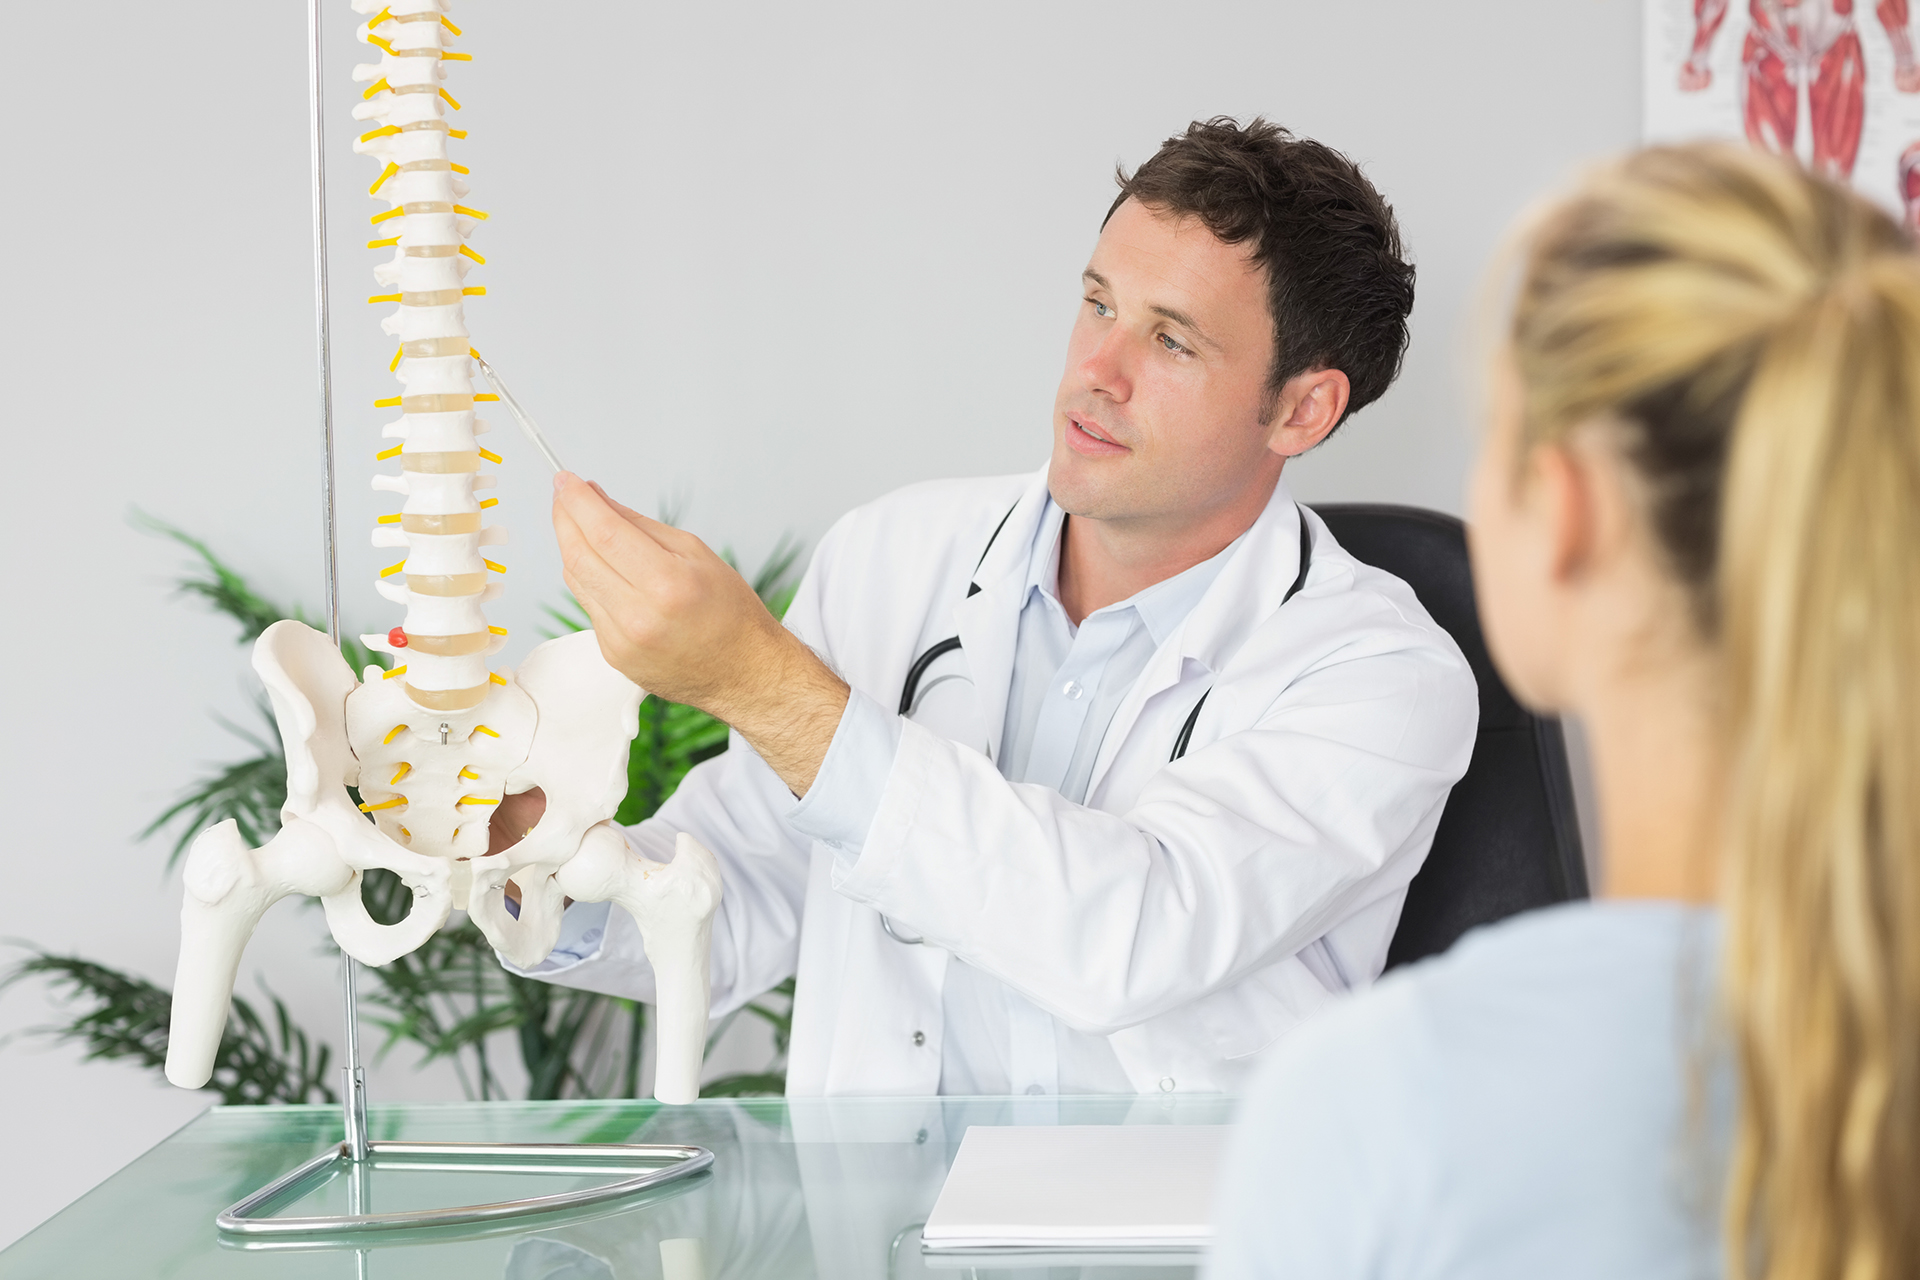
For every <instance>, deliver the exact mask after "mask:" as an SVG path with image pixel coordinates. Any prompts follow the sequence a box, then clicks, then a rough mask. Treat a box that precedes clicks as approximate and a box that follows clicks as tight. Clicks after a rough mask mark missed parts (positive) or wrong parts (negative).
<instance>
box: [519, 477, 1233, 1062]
mask: <svg viewBox="0 0 1920 1280" xmlns="http://www.w3.org/2000/svg"><path fill="white" fill-rule="evenodd" d="M1065 526H1066V513H1065V512H1064V511H1062V510H1061V509H1060V508H1059V507H1058V506H1056V505H1055V504H1054V502H1053V499H1052V497H1051V496H1049V497H1048V499H1047V505H1046V509H1045V510H1044V511H1043V512H1042V514H1041V517H1040V522H1039V525H1038V527H1037V529H1036V530H1035V533H1034V538H1033V542H1032V544H1031V546H1030V548H1029V550H1028V562H1027V574H1026V579H1027V590H1026V596H1025V598H1024V601H1023V603H1022V605H1021V609H1020V623H1019V631H1018V636H1017V639H1016V644H1015V649H1014V659H1013V673H1012V683H1011V685H1010V687H1009V690H1008V694H1007V708H1006V720H1005V730H1004V733H1003V735H1002V738H1001V749H1000V759H999V761H998V762H997V764H998V766H999V769H1000V773H1001V775H1002V776H1004V777H1005V778H1007V779H1008V780H1009V781H1012V782H1034V783H1041V784H1044V785H1046V786H1049V787H1052V788H1054V789H1055V790H1056V791H1058V792H1059V793H1060V794H1061V795H1063V796H1065V797H1066V798H1067V799H1068V800H1071V801H1073V802H1074V803H1075V804H1080V803H1084V802H1085V800H1086V796H1087V785H1088V782H1089V781H1090V780H1091V778H1092V776H1093V766H1094V761H1095V760H1096V758H1097V757H1098V756H1099V753H1100V743H1101V740H1102V739H1103V738H1105V737H1106V733H1107V727H1108V725H1109V724H1111V723H1112V721H1113V717H1114V714H1115V713H1116V712H1117V711H1119V709H1120V704H1121V703H1122V702H1123V701H1125V700H1126V696H1127V693H1128V691H1129V690H1131V689H1132V688H1133V685H1134V682H1135V681H1136V680H1138V679H1139V678H1140V673H1141V672H1142V671H1144V670H1145V669H1146V666H1147V663H1148V662H1149V661H1150V660H1151V659H1152V657H1153V655H1154V653H1155V651H1156V650H1158V649H1159V647H1160V646H1161V645H1163V644H1165V643H1167V642H1168V641H1169V640H1170V639H1172V638H1173V636H1174V634H1175V633H1176V632H1177V631H1178V630H1179V629H1180V624H1181V623H1183V622H1185V621H1186V618H1187V615H1188V614H1190V613H1192V612H1193V609H1194V606H1195V605H1197V604H1199V602H1200V598H1201V597H1202V596H1204V595H1206V593H1207V588H1208V587H1210V586H1212V585H1213V582H1214V579H1216V578H1218V577H1219V576H1220V571H1221V569H1223V568H1224V567H1225V566H1226V563H1227V561H1228V560H1229V559H1230V558H1231V557H1232V556H1233V553H1234V551H1235V550H1236V549H1238V547H1239V546H1240V543H1241V542H1242V541H1243V540H1244V538H1245V535H1244V534H1243V535H1241V537H1240V538H1236V539H1235V540H1234V541H1233V542H1232V543H1231V544H1229V545H1228V546H1227V547H1226V548H1225V549H1224V550H1222V551H1221V552H1220V553H1219V554H1218V555H1216V556H1214V557H1213V558H1212V559H1209V560H1206V561H1203V562H1202V563H1200V564H1197V565H1195V566H1193V567H1192V568H1191V569H1188V570H1186V571H1185V572H1183V573H1179V574H1176V575H1175V576H1173V577H1171V578H1168V579H1166V580H1165V581H1163V582H1158V583H1155V584H1154V585H1153V586H1151V587H1148V588H1147V589H1146V590H1144V591H1141V592H1139V593H1138V594H1136V595H1134V596H1131V597H1129V598H1128V599H1126V600H1122V601H1120V602H1119V603H1117V604H1112V605H1108V606H1107V607H1106V608H1104V609H1098V610H1096V611H1094V612H1093V613H1090V614H1088V615H1087V616H1086V617H1085V618H1084V619H1082V620H1081V622H1080V625H1079V626H1077V627H1076V626H1074V624H1073V623H1072V622H1071V621H1070V620H1069V619H1068V617H1067V612H1066V608H1065V607H1064V606H1063V605H1062V604H1061V603H1060V596H1059V580H1060V543H1061V537H1060V535H1061V532H1062V530H1063V529H1064V528H1065ZM899 750H900V718H899V717H898V716H896V715H895V714H894V713H893V711H892V710H891V709H890V708H883V707H881V706H880V705H879V704H878V703H876V702H874V701H873V699H871V698H869V697H867V696H866V695H864V694H862V693H861V692H860V691H859V690H857V689H856V690H853V691H852V694H851V696H850V697H849V698H848V699H847V708H846V711H845V712H843V713H842V715H841V718H840V724H839V726H838V727H837V728H836V729H835V731H834V736H833V743H832V745H831V746H830V747H829V748H828V750H827V755H826V758H825V760H823V761H822V762H821V766H820V772H819V775H818V776H817V777H816V778H815V780H814V784H813V786H812V787H810V788H809V789H808V791H807V794H806V796H805V798H804V799H802V800H801V801H800V803H799V804H798V805H797V806H796V807H795V808H794V810H793V812H792V813H790V814H789V815H788V816H787V824H788V825H789V826H791V827H792V828H793V829H794V830H795V831H797V832H799V833H800V834H801V835H803V836H806V837H807V838H809V839H813V840H819V841H822V842H824V843H825V844H826V845H827V847H828V848H830V849H832V850H833V853H834V864H835V870H834V879H835V883H836V884H837V883H838V882H840V881H841V880H844V879H845V878H846V877H847V876H848V875H850V874H851V873H852V871H853V868H854V866H855V864H856V863H857V862H858V861H859V858H860V851H861V847H862V846H863V845H864V844H865V843H866V838H867V832H868V831H869V830H871V829H872V827H873V819H874V815H875V814H876V813H878V812H879V809H880V800H881V797H882V795H883V794H884V793H885V791H886V785H887V775H888V774H889V773H890V772H892V769H893V761H894V757H895V756H896V755H898V754H899ZM610 907H611V904H609V903H604V902H598V903H576V904H574V905H573V906H572V907H569V908H568V909H567V912H566V915H565V917H564V918H563V921H562V924H561V931H560V940H559V942H558V943H557V944H556V945H555V947H554V949H553V953H552V954H551V955H550V956H548V957H547V959H546V960H544V961H542V962H541V963H540V964H537V965H535V966H533V967H532V968H530V969H524V970H517V972H522V973H526V974H529V975H531V976H534V977H539V976H541V975H543V974H547V973H553V972H558V971H561V970H564V969H568V968H571V967H573V966H574V965H576V964H579V963H580V962H581V961H583V960H586V959H589V958H591V957H592V956H593V955H595V954H596V953H597V952H598V951H599V949H600V944H601V941H602V939H603V937H604V936H605V932H606V924H607V913H608V911H609V910H610ZM942 1003H943V1008H942V1015H943V1021H944V1023H945V1029H944V1033H943V1035H942V1037H941V1046H942V1049H941V1053H942V1057H941V1074H940V1091H941V1092H942V1093H948V1094H969V1095H974V1094H992V1095H1002V1094H1009V1093H1021V1094H1058V1093H1131V1092H1132V1091H1133V1084H1132V1082H1131V1081H1130V1080H1129V1079H1128V1078H1127V1075H1126V1072H1125V1071H1124V1070H1123V1069H1122V1068H1121V1066H1120V1063H1119V1060H1118V1059H1117V1058H1116V1057H1115V1056H1114V1053H1113V1049H1112V1047H1111V1046H1110V1045H1109V1044H1108V1043H1107V1040H1106V1038H1105V1037H1104V1036H1090V1035H1085V1034H1083V1033H1081V1032H1077V1031H1075V1030H1073V1029H1072V1028H1071V1027H1069V1026H1067V1025H1066V1024H1065V1023H1063V1022H1061V1021H1060V1020H1059V1019H1057V1018H1055V1017H1053V1015H1051V1014H1049V1013H1047V1012H1045V1011H1044V1010H1041V1009H1039V1008H1038V1007H1036V1006H1035V1005H1034V1004H1033V1003H1032V1002H1031V1001H1029V1000H1027V999H1026V998H1025V997H1024V996H1021V995H1020V994H1019V993H1017V992H1015V991H1013V990H1012V989H1011V988H1009V987H1008V986H1007V985H1006V984H1005V983H1003V982H1001V981H999V980H998V979H997V978H991V977H988V976H987V975H986V974H984V973H981V972H980V971H979V970H977V969H974V968H972V967H971V966H969V965H967V964H965V963H963V962H961V961H959V960H957V959H956V960H955V961H953V963H952V964H951V965H950V966H949V968H948V971H947V979H946V983H945V985H944V987H943V994H942Z"/></svg>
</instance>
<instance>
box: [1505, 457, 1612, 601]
mask: <svg viewBox="0 0 1920 1280" xmlns="http://www.w3.org/2000/svg"><path fill="white" fill-rule="evenodd" d="M1590 461H1591V460H1590V459H1588V458H1585V457H1582V456H1580V455H1579V454H1578V453H1577V452H1576V451H1575V450H1573V449H1569V448H1568V447H1567V446H1565V445H1564V444H1560V443H1557V442H1556V443H1545V444H1537V445H1534V446H1533V447H1532V448H1531V449H1530V450H1528V453H1527V460H1526V472H1527V474H1526V476H1525V477H1524V479H1522V481H1521V483H1520V501H1521V503H1522V505H1524V506H1527V507H1531V508H1533V511H1532V515H1533V520H1534V523H1535V526H1536V528H1537V529H1538V532H1539V535H1540V536H1541V538H1542V540H1543V542H1544V544H1545V546H1544V550H1545V552H1546V555H1545V557H1544V559H1545V565H1544V567H1545V569H1546V571H1547V575H1548V577H1549V579H1550V580H1551V581H1552V582H1553V583H1554V584H1555V585H1559V586H1566V585H1571V584H1572V583H1574V582H1576V581H1578V580H1579V579H1580V578H1581V577H1582V576H1584V575H1585V574H1586V573H1587V572H1588V571H1589V570H1590V569H1591V568H1592V565H1593V553H1594V546H1595V529H1594V515H1595V508H1594V495H1593V476H1592V474H1591V472H1590V470H1589V466H1590Z"/></svg>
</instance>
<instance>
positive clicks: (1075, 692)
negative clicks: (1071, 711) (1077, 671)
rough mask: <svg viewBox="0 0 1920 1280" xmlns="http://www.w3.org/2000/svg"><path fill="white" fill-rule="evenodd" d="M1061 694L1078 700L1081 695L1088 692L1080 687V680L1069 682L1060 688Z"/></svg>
mask: <svg viewBox="0 0 1920 1280" xmlns="http://www.w3.org/2000/svg"><path fill="white" fill-rule="evenodd" d="M1060 692H1062V693H1064V694H1066V695H1067V696H1068V697H1069V698H1078V697H1079V696H1080V695H1081V694H1083V693H1085V692H1086V690H1085V689H1083V688H1081V687H1080V682H1079V681H1078V680H1069V681H1067V682H1066V683H1065V684H1063V685H1061V686H1060Z"/></svg>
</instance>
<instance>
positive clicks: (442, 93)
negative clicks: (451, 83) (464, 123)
mask: <svg viewBox="0 0 1920 1280" xmlns="http://www.w3.org/2000/svg"><path fill="white" fill-rule="evenodd" d="M440 96H441V97H443V98H445V99H446V100H447V105H448V106H450V107H452V108H453V109H454V110H455V111H458V110H459V109H460V104H459V103H457V102H455V101H454V100H453V95H452V94H450V93H448V92H447V91H446V90H445V89H442V90H441V91H440Z"/></svg>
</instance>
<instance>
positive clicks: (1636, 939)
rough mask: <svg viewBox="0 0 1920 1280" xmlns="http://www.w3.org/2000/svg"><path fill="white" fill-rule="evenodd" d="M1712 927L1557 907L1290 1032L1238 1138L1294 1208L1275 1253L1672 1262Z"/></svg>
mask: <svg viewBox="0 0 1920 1280" xmlns="http://www.w3.org/2000/svg"><path fill="white" fill-rule="evenodd" d="M1717 942H1718V938H1717V933H1716V926H1715V923H1714V918H1713V916H1712V915H1711V914H1710V913H1707V912H1703V911H1700V910H1698V909H1693V908H1687V907H1684V906H1680V905H1678V904H1662V903H1606V904H1579V905H1570V906H1566V907H1556V908H1552V909H1549V910H1544V911H1539V912H1534V913H1530V914H1528V915H1526V916H1522V917H1517V918H1515V919H1513V920H1511V921H1507V922H1503V923H1501V924H1499V925H1495V926H1490V927H1487V928H1483V929H1480V930H1476V931H1474V932H1473V933H1471V934H1469V935H1467V936H1466V937H1465V938H1463V939H1462V940H1461V941H1460V942H1459V943H1457V944H1455V946H1454V947H1453V949H1452V950H1450V951H1449V952H1447V953H1446V954H1445V955H1443V956H1440V957H1437V958H1435V959H1433V960H1429V961H1425V962H1423V963H1421V964H1417V965H1412V966H1409V967H1407V968H1405V969H1403V970H1399V971H1396V972H1395V973H1393V974H1391V975H1389V976H1388V977H1386V978H1384V979H1383V980H1381V981H1380V982H1379V983H1378V984H1376V985H1375V987H1374V988H1373V989H1372V990H1371V991H1368V992H1365V993H1363V994H1360V995H1358V996H1355V997H1353V998H1351V999H1348V1000H1345V1001H1343V1002H1341V1003H1340V1004H1338V1005H1336V1006H1335V1007H1334V1008H1332V1009H1329V1010H1328V1011H1327V1012H1326V1014H1324V1015H1323V1016H1322V1017H1320V1018H1316V1019H1315V1020H1314V1021H1313V1022H1311V1023H1309V1024H1308V1025H1307V1026H1304V1027H1302V1028H1301V1029H1300V1030H1299V1031H1298V1032H1296V1033H1295V1034H1294V1035H1292V1036H1289V1037H1288V1038H1287V1040H1286V1041H1283V1042H1282V1044H1281V1045H1279V1046H1277V1047H1276V1050H1275V1052H1274V1057H1273V1060H1272V1061H1271V1062H1270V1063H1268V1064H1267V1067H1266V1069H1265V1070H1264V1071H1263V1072H1262V1073H1261V1076H1260V1078H1259V1080H1258V1083H1257V1085H1256V1087H1255V1088H1254V1090H1252V1091H1251V1094H1250V1097H1249V1099H1248V1102H1247V1106H1246V1109H1245V1112H1244V1113H1243V1119H1244V1120H1245V1122H1246V1125H1247V1130H1246V1131H1245V1132H1243V1134H1242V1143H1241V1146H1240V1149H1239V1150H1240V1156H1239V1160H1240V1167H1241V1168H1242V1169H1243V1170H1245V1171H1247V1172H1248V1174H1249V1175H1250V1177H1251V1179H1252V1180H1253V1181H1254V1182H1256V1183H1259V1184H1261V1185H1263V1186H1264V1187H1265V1188H1266V1192H1265V1193H1263V1194H1262V1196H1261V1199H1262V1200H1263V1201H1266V1204H1265V1205H1264V1208H1263V1211H1264V1212H1268V1213H1276V1212H1277V1213H1278V1214H1279V1215H1280V1217H1282V1218H1284V1219H1285V1220H1286V1222H1287V1226H1288V1230H1287V1231H1286V1233H1285V1234H1286V1235H1287V1236H1288V1237H1290V1239H1289V1240H1288V1241H1287V1242H1286V1243H1285V1244H1280V1243H1277V1242H1270V1244H1271V1247H1270V1248H1268V1249H1266V1250H1265V1252H1267V1253H1268V1255H1269V1257H1268V1261H1274V1260H1275V1259H1276V1258H1284V1259H1286V1260H1287V1261H1288V1266H1287V1267H1283V1268H1281V1272H1280V1273H1285V1274H1294V1273H1296V1272H1297V1273H1300V1274H1305V1273H1306V1272H1305V1271H1304V1270H1302V1269H1301V1267H1300V1266H1295V1265H1293V1264H1295V1263H1300V1264H1303V1265H1304V1264H1306V1263H1308V1262H1309V1261H1311V1262H1312V1263H1313V1266H1315V1267H1318V1268H1319V1270H1318V1271H1317V1274H1325V1275H1329V1276H1336V1275H1343V1274H1370V1275H1388V1276H1391V1275H1414V1274H1420V1275H1479V1276H1508V1275H1513V1276H1519V1275H1535V1274H1549V1273H1553V1272H1554V1271H1555V1270H1556V1268H1557V1267H1561V1266H1563V1263H1552V1262H1551V1258H1552V1257H1553V1256H1558V1253H1557V1251H1561V1250H1572V1251H1573V1252H1574V1256H1581V1257H1585V1258H1586V1259H1587V1260H1588V1262H1589V1263H1590V1264H1591V1265H1585V1266H1580V1267H1575V1268H1573V1269H1572V1270H1570V1271H1569V1270H1564V1269H1561V1270H1559V1274H1563V1275H1576V1274H1577V1275H1603V1274H1646V1275H1659V1274H1674V1273H1673V1272H1672V1271H1670V1270H1669V1269H1668V1263H1669V1262H1670V1261H1671V1260H1672V1259H1673V1258H1674V1257H1675V1256H1676V1251H1680V1252H1685V1251H1687V1250H1688V1249H1690V1248H1691V1247H1692V1244H1693V1229H1692V1227H1691V1226H1690V1225H1689V1224H1688V1223H1687V1222H1686V1221H1684V1220H1683V1218H1682V1217H1680V1216H1677V1214H1676V1209H1675V1205H1676V1204H1677V1203H1678V1202H1677V1201H1676V1200H1675V1199H1674V1197H1673V1194H1672V1193H1673V1191H1674V1186H1673V1184H1672V1182H1671V1181H1670V1180H1669V1179H1668V1177H1667V1176H1665V1175H1666V1174H1667V1173H1668V1172H1669V1171H1670V1170H1671V1169H1672V1167H1673V1159H1672V1157H1673V1154H1674V1150H1675V1146H1674V1144H1675V1140H1676V1134H1678V1133H1680V1132H1681V1131H1682V1128H1683V1125H1682V1120H1683V1117H1684V1111H1685V1107H1686V1097H1687V1092H1686V1091H1687V1080H1688V1073H1687V1070H1686V1063H1687V1058H1688V1055H1689V1054H1690V1053H1692V1052H1696V1051H1697V1050H1699V1049H1700V1048H1701V1045H1700V1042H1699V1040H1698V1039H1697V1035H1696V1031H1697V1029H1698V1028H1699V1027H1700V1026H1701V1025H1703V1023H1702V1021H1701V1020H1700V1019H1698V1018H1696V1017H1695V1016H1694V1015H1695V1014H1696V1013H1698V1012H1704V1006H1705V1004H1706V1002H1707V1001H1708V1000H1710V999H1711V986H1710V975H1711V972H1712V959H1713V956H1714V953H1715V951H1716V950H1717ZM1696 996H1697V997H1698V998H1699V1004H1698V1005H1696V1004H1695V1003H1694V1001H1695V998H1696ZM1255 1131H1258V1132H1257V1133H1256V1132H1255ZM1263 1139H1264V1141H1263ZM1295 1162H1298V1163H1297V1164H1296V1163H1295ZM1256 1171H1257V1172H1256ZM1309 1171H1310V1172H1309ZM1269 1194H1271V1195H1272V1196H1273V1199H1272V1200H1268V1198H1267V1197H1268V1195H1269ZM1276 1205H1284V1207H1283V1208H1281V1207H1276ZM1322 1218H1327V1219H1329V1220H1330V1221H1331V1223H1332V1224H1333V1225H1329V1226H1316V1225H1314V1224H1315V1222H1316V1221H1318V1220H1319V1219H1322ZM1246 1252H1248V1251H1247V1250H1245V1249H1244V1248H1242V1247H1241V1246H1229V1247H1228V1248H1227V1249H1226V1255H1227V1256H1229V1257H1231V1256H1234V1255H1235V1254H1236V1253H1246ZM1416 1259H1418V1262H1417V1264H1416ZM1476 1260H1477V1262H1478V1265H1476ZM1249 1261H1250V1259H1249ZM1541 1266H1545V1267H1546V1270H1544V1271H1542V1270H1539V1269H1538V1268H1539V1267H1541ZM1622 1268H1625V1270H1622ZM1309 1269H1311V1268H1309ZM1274 1273H1275V1272H1273V1271H1272V1270H1271V1269H1270V1268H1267V1267H1265V1266H1262V1267H1259V1268H1257V1269H1248V1268H1246V1267H1242V1266H1239V1265H1238V1264H1236V1266H1233V1267H1225V1268H1223V1269H1222V1270H1221V1271H1220V1273H1219V1274H1221V1275H1222V1276H1236V1275H1249V1274H1274Z"/></svg>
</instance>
